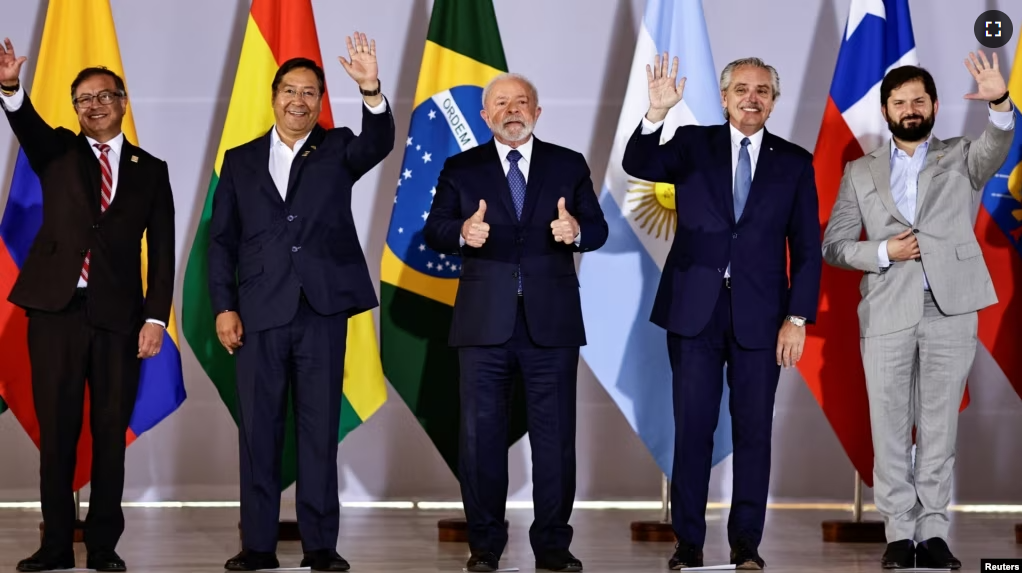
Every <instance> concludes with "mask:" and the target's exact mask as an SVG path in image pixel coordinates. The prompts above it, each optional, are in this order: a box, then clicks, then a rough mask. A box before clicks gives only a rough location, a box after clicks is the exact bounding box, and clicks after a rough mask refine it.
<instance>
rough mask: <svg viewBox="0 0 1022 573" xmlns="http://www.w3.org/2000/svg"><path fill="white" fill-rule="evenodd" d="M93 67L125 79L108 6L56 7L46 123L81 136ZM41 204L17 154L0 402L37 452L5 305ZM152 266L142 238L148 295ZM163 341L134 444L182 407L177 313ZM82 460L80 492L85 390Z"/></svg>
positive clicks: (24, 326) (8, 212)
mask: <svg viewBox="0 0 1022 573" xmlns="http://www.w3.org/2000/svg"><path fill="white" fill-rule="evenodd" d="M90 66H104V67H106V68H109V69H110V70H111V71H113V72H114V73H116V74H118V75H120V76H121V77H122V78H123V77H124V69H123V68H122V67H121V54H120V51H119V49H118V47H117V33H116V31H115V30H114V20H113V16H112V14H111V13H110V3H109V0H90V1H88V2H82V1H81V0H50V3H49V7H48V8H47V11H46V23H45V25H44V27H43V39H42V42H41V43H40V47H39V56H38V59H37V65H36V71H35V78H34V79H33V81H32V84H31V86H32V94H31V96H32V104H33V105H34V106H35V108H36V110H37V111H38V112H39V115H41V116H42V118H43V119H44V120H45V121H46V122H47V123H48V124H50V125H51V126H53V127H58V126H62V127H66V128H68V129H70V130H72V131H75V132H77V131H79V126H78V117H77V115H76V114H75V110H74V106H73V105H72V104H71V96H70V89H71V82H72V80H74V78H75V76H76V75H78V72H79V71H81V70H82V69H83V68H86V67H90ZM125 83H126V84H127V81H125ZM23 85H24V84H23ZM128 97H129V104H128V109H127V112H126V113H125V115H124V123H123V125H122V129H123V131H124V136H125V137H126V138H127V139H128V140H129V141H131V142H132V143H133V144H136V145H137V143H138V137H137V136H136V135H135V121H134V119H133V118H132V113H131V104H130V97H131V90H130V89H129V90H128ZM42 203H43V197H42V192H41V188H40V185H39V178H38V177H37V176H36V174H35V172H33V171H32V168H31V167H30V166H29V164H28V159H27V158H26V157H25V154H24V152H21V151H19V153H18V158H17V163H16V164H15V168H14V177H13V179H12V181H11V192H10V195H9V196H8V199H7V206H6V207H5V208H4V214H3V220H2V221H0V294H2V300H0V396H3V399H4V400H6V402H7V404H8V405H9V406H10V409H11V411H12V412H13V413H14V415H15V416H16V417H17V418H18V421H19V422H20V423H21V425H22V426H23V427H24V428H25V431H26V432H28V435H29V436H30V437H31V438H32V441H33V442H35V444H36V447H38V446H39V423H38V421H37V419H36V416H35V408H34V406H33V403H32V373H31V370H30V367H29V361H28V344H27V338H26V336H27V332H28V320H27V319H26V317H25V312H24V311H23V310H22V309H20V308H18V307H16V306H14V305H13V304H11V303H10V302H8V301H7V293H9V292H10V291H11V287H13V286H14V281H15V280H16V279H17V277H18V273H19V270H20V268H21V265H22V264H23V263H24V261H25V258H26V257H27V255H28V249H29V247H31V245H32V241H33V240H34V239H35V235H36V232H38V230H39V226H40V224H41V223H42V216H43V205H42ZM147 267H148V265H147V248H146V243H145V239H144V238H143V240H142V284H143V289H145V284H146V272H147V271H146V269H147ZM164 337H165V338H164V341H163V346H162V347H161V350H160V353H159V354H157V355H156V356H155V357H154V358H150V359H147V360H143V361H142V373H141V380H140V381H139V390H138V398H137V399H136V401H135V411H134V413H133V414H132V417H131V422H130V423H129V427H128V436H127V439H128V444H131V443H132V442H133V441H134V440H135V438H137V437H138V436H140V435H141V434H142V433H143V432H145V431H147V430H149V429H151V428H152V427H153V426H155V425H156V424H158V423H159V422H160V421H162V420H163V419H164V418H166V417H167V416H169V415H170V414H171V413H172V412H174V411H175V410H176V409H177V408H178V407H179V406H180V405H181V403H182V402H184V399H185V388H184V378H183V376H182V374H181V352H180V350H179V348H178V342H177V325H176V323H175V320H174V309H173V307H171V310H170V321H169V322H168V324H167V330H166V333H165V334H164ZM77 461H78V466H77V468H76V469H75V479H74V489H75V490H76V491H77V490H79V489H81V488H82V486H84V485H85V484H86V483H88V481H89V479H90V476H91V473H92V434H91V432H90V431H89V403H88V391H87V390H86V402H85V417H84V420H83V424H82V433H81V437H80V438H79V441H78V458H77Z"/></svg>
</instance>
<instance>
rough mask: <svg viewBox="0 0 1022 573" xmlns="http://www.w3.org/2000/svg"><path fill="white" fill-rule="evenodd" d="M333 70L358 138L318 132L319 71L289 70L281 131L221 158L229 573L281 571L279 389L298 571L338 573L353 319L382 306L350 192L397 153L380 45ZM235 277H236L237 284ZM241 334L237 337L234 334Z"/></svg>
mask: <svg viewBox="0 0 1022 573" xmlns="http://www.w3.org/2000/svg"><path fill="white" fill-rule="evenodd" d="M347 44H348V54H349V55H350V57H351V59H350V61H347V60H345V59H344V58H339V59H340V61H341V65H342V66H344V69H345V71H347V72H348V75H350V76H351V77H352V79H354V80H355V81H356V82H357V83H358V86H359V90H360V91H361V93H362V96H363V99H364V101H365V105H364V109H363V110H362V132H361V134H360V135H358V136H355V135H354V134H353V133H352V130H351V129H349V128H347V127H342V128H337V129H329V130H327V129H323V128H322V127H320V126H319V125H317V123H316V122H317V120H318V119H319V112H320V109H321V105H322V98H323V91H324V75H323V70H322V68H320V67H319V66H318V65H317V64H316V63H315V62H313V61H312V60H308V59H305V58H295V59H292V60H288V61H287V62H284V64H283V65H281V67H280V69H279V70H278V71H277V74H276V76H275V77H274V79H273V85H272V89H273V112H274V116H275V118H276V123H275V125H274V127H273V128H271V129H270V131H269V132H267V133H266V134H265V135H263V136H261V137H259V138H257V139H255V140H253V141H250V142H248V143H246V144H244V145H241V146H239V147H236V148H234V149H230V150H228V151H227V153H226V154H225V155H224V161H223V167H222V169H221V173H220V182H219V184H218V185H217V188H216V192H215V194H214V196H213V217H212V221H211V223H210V245H209V289H210V298H211V300H212V304H213V311H214V312H216V313H217V316H216V328H217V335H218V336H219V338H220V342H221V344H223V346H224V348H226V349H227V351H228V352H231V353H233V354H236V356H237V391H238V405H237V406H238V433H239V437H240V448H241V451H240V461H241V530H242V532H241V533H242V551H241V553H239V554H238V555H236V556H235V557H233V558H232V559H230V560H229V561H228V562H227V564H226V565H225V567H226V569H228V570H230V571H253V570H256V569H272V568H276V567H279V564H278V561H277V557H276V545H277V533H278V532H277V527H278V519H279V514H280V490H281V487H280V456H281V446H282V443H283V436H284V420H285V406H286V404H287V397H288V390H289V389H290V391H291V395H292V396H293V398H294V407H295V420H296V430H297V433H296V437H297V448H298V484H297V500H296V501H297V508H296V510H297V513H298V526H299V529H300V530H301V536H302V549H303V551H304V553H305V556H304V559H303V560H302V562H301V566H302V567H311V568H312V569H313V570H315V571H347V570H348V563H347V562H346V561H345V560H344V559H343V558H342V557H341V556H340V555H338V553H337V551H336V546H337V534H338V527H339V515H340V508H339V503H338V500H337V431H338V427H339V425H340V414H341V385H342V381H343V380H344V353H345V342H346V337H347V324H348V318H349V317H351V316H353V315H356V314H358V313H360V312H365V311H367V310H370V309H372V308H374V307H375V306H377V304H378V301H377V298H376V291H375V289H374V288H373V284H372V282H371V280H370V278H369V270H368V267H367V266H366V262H365V258H364V256H363V254H362V248H361V246H360V244H359V241H358V235H357V233H356V231H355V222H354V220H353V219H352V214H351V189H352V185H354V183H355V182H356V181H358V180H359V178H361V177H362V176H363V175H365V174H366V172H368V171H369V170H370V169H372V168H373V167H375V166H376V165H377V164H378V163H380V162H381V161H382V160H383V159H384V158H385V157H386V156H387V154H388V153H390V151H391V149H392V148H393V146H394V119H393V116H392V115H391V111H390V108H389V106H388V103H387V101H386V100H385V99H384V98H383V96H382V95H381V94H380V83H379V81H378V79H377V64H376V44H375V41H374V42H372V43H370V42H368V41H367V40H366V36H365V34H362V35H361V36H359V34H358V33H357V32H356V33H355V41H354V45H352V40H351V38H350V37H349V38H348V39H347ZM235 276H237V278H235ZM242 325H244V330H243V328H242Z"/></svg>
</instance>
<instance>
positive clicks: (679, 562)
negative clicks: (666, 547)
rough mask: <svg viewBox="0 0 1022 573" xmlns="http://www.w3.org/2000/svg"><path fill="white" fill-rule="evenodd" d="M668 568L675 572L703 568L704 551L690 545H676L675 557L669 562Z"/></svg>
mask: <svg viewBox="0 0 1022 573" xmlns="http://www.w3.org/2000/svg"><path fill="white" fill-rule="evenodd" d="M667 566H668V567H670V568H671V569H673V570H675V571H677V570H678V569H688V568H689V567H702V566H703V550H702V549H700V548H698V547H696V546H695V545H689V544H688V543H681V542H679V543H676V544H675V545H674V555H673V556H672V557H671V559H670V561H668V562H667Z"/></svg>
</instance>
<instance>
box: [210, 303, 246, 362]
mask: <svg viewBox="0 0 1022 573" xmlns="http://www.w3.org/2000/svg"><path fill="white" fill-rule="evenodd" d="M244 333H245V330H244V328H242V326H241V317H240V316H238V313H236V312H234V311H233V310H231V311H228V312H221V313H220V314H218V315H216V335H217V337H218V338H219V339H220V344H222V345H223V347H224V348H226V349H227V353H228V354H234V350H235V349H237V348H240V347H241V344H242V342H241V336H242V335H243V334H244Z"/></svg>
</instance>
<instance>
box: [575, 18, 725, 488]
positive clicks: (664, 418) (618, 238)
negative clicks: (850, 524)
mask: <svg viewBox="0 0 1022 573" xmlns="http://www.w3.org/2000/svg"><path fill="white" fill-rule="evenodd" d="M665 51H667V52H668V53H669V55H670V57H671V59H673V58H674V56H677V57H678V77H679V78H680V77H682V76H684V77H686V78H687V79H686V81H685V92H684V94H683V96H682V100H681V101H680V102H679V103H678V105H676V106H674V108H673V109H671V111H670V113H669V114H668V115H667V119H666V120H665V122H664V129H663V131H662V133H663V137H664V138H665V141H666V140H667V139H670V138H671V137H673V136H674V131H675V130H676V129H677V128H678V127H680V126H683V125H692V124H696V125H712V124H721V123H723V122H724V113H723V110H722V108H721V105H720V87H719V83H718V81H717V72H716V69H715V68H714V66H713V56H712V54H711V53H710V41H709V38H708V37H707V34H706V21H705V20H704V18H703V7H702V3H701V0H648V2H647V4H646V12H645V14H644V16H643V19H642V27H641V28H640V30H639V39H638V42H637V43H636V46H635V56H634V58H633V60H632V70H631V73H630V74H629V76H628V90H627V92H626V93H625V101H624V106H623V107H622V109H621V117H620V118H619V119H618V126H617V132H616V134H615V136H614V145H613V147H612V148H611V152H610V161H609V162H608V165H607V175H606V178H605V180H604V183H603V191H602V193H601V195H600V205H601V207H602V208H603V212H604V214H605V216H606V218H607V223H608V224H609V226H610V236H609V238H608V239H607V243H606V245H604V246H603V248H601V249H600V250H598V251H593V252H590V253H586V254H585V255H583V256H582V262H581V266H580V270H579V281H580V283H581V285H582V288H581V291H580V292H581V294H582V309H583V314H584V317H585V324H586V336H587V338H588V344H587V345H586V346H583V347H582V356H583V358H584V359H585V361H586V363H587V364H588V365H589V367H590V368H591V369H592V371H593V373H594V374H596V377H597V379H599V381H600V384H601V385H602V386H603V387H604V388H605V389H606V390H607V393H608V394H610V397H611V398H612V399H613V400H614V402H615V403H616V404H617V406H618V408H620V409H621V412H622V413H624V415H625V418H627V419H628V423H629V424H631V426H632V429H634V430H635V432H636V433H637V434H638V435H639V437H640V438H641V439H642V441H643V443H644V444H646V447H647V448H649V451H650V453H652V455H653V458H654V459H655V460H656V462H657V464H658V465H659V466H660V469H661V470H663V472H664V475H666V476H668V477H670V476H671V469H672V466H673V463H674V408H673V391H672V382H671V366H670V363H669V362H668V358H667V335H666V333H665V332H664V330H663V329H662V328H660V327H659V326H656V325H654V324H653V323H651V322H649V316H650V310H651V308H652V307H653V298H654V297H655V295H656V291H657V285H658V283H659V281H660V273H661V271H662V269H663V266H664V261H665V260H666V259H667V253H668V252H669V251H670V248H671V241H673V240H674V232H675V227H676V224H677V213H676V211H675V206H674V186H673V185H671V184H668V183H665V182H658V181H641V180H638V179H635V178H634V177H631V176H629V175H628V174H627V173H625V171H624V169H622V167H621V158H622V157H623V156H624V151H625V144H626V143H627V142H628V138H629V137H630V136H631V134H632V132H633V131H635V128H636V127H637V126H638V125H639V122H640V121H641V120H642V117H643V116H644V115H645V114H646V110H647V109H648V108H649V91H648V89H647V83H646V65H647V64H649V65H650V66H652V65H653V58H654V57H655V56H656V55H657V54H658V53H659V54H661V56H662V55H663V53H664V52H665ZM661 143H663V142H661ZM729 394H730V393H729V391H728V387H727V384H726V383H725V385H724V393H723V396H722V398H721V409H720V418H719V419H718V422H717V430H716V432H715V433H714V435H713V464H714V465H716V464H717V463H719V462H720V461H722V460H723V459H724V458H726V457H727V456H728V455H729V454H731V450H732V446H731V416H730V414H729V412H728V396H729Z"/></svg>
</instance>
